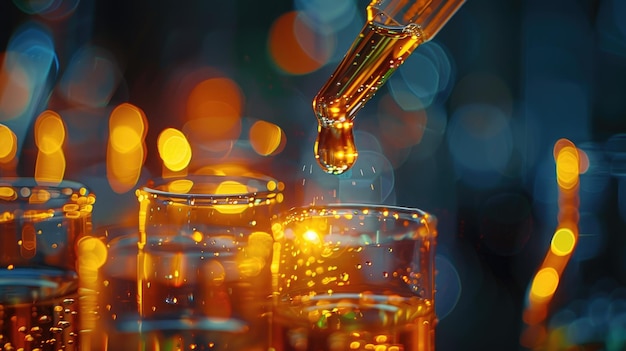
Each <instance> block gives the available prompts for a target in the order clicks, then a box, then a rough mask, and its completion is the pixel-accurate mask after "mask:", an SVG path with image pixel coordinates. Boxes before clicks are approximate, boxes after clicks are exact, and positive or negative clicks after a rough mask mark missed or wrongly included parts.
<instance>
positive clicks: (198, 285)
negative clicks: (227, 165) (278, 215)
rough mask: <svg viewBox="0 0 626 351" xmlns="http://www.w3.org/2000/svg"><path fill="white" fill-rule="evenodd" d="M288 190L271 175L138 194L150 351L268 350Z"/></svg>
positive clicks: (182, 181)
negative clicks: (278, 236) (274, 262)
mask: <svg viewBox="0 0 626 351" xmlns="http://www.w3.org/2000/svg"><path fill="white" fill-rule="evenodd" d="M282 187H283V185H282V184H281V183H280V182H278V181H276V180H274V179H273V178H270V177H266V176H256V175H254V176H220V175H195V176H188V177H184V178H170V179H160V180H154V181H151V182H150V183H149V184H148V185H146V186H144V187H142V188H140V189H139V190H138V191H137V196H138V199H139V203H140V210H139V242H138V244H139V252H138V258H137V279H138V285H137V288H138V292H137V293H138V309H139V315H140V318H141V326H140V328H141V332H142V333H144V335H145V336H146V337H145V341H146V343H147V344H146V347H151V345H153V344H162V343H164V342H168V340H169V341H172V340H173V342H175V343H176V344H177V345H182V346H181V348H184V347H186V346H185V345H193V347H196V348H197V347H199V346H200V345H203V347H207V345H210V346H211V349H215V350H222V349H228V350H247V349H255V348H266V347H267V339H268V338H267V335H268V321H267V318H268V317H267V315H268V312H269V310H270V296H271V279H270V277H271V275H270V263H271V253H272V246H273V239H272V236H271V234H270V219H271V216H272V214H273V212H274V211H275V208H276V206H277V205H279V204H280V203H281V202H282V196H283V195H282Z"/></svg>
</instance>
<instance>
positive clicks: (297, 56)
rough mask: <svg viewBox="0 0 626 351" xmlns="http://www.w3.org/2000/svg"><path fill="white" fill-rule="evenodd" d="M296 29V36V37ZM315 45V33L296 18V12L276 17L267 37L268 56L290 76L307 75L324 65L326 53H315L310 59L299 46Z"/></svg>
mask: <svg viewBox="0 0 626 351" xmlns="http://www.w3.org/2000/svg"><path fill="white" fill-rule="evenodd" d="M296 28H297V29H298V36H296V32H295V30H296ZM298 37H299V38H300V40H299V38H298ZM299 41H300V42H302V43H315V42H317V41H318V40H316V33H315V32H314V31H313V30H311V29H310V28H308V27H307V26H306V25H305V24H304V23H303V21H301V20H300V18H299V17H298V12H296V11H291V12H287V13H285V14H283V15H282V16H280V17H278V18H277V19H276V20H275V21H274V23H273V24H272V27H271V29H270V33H269V37H268V49H269V54H270V56H271V57H272V59H273V60H274V63H275V64H276V65H277V66H278V67H279V68H280V69H282V70H283V71H285V72H287V73H290V74H307V73H311V72H313V71H315V70H317V69H319V68H320V67H321V66H322V65H323V64H324V63H326V61H327V59H328V57H327V54H326V53H319V52H316V53H315V54H314V55H316V56H320V57H322V58H321V59H316V58H315V57H312V55H310V54H309V53H308V52H307V51H306V50H305V49H304V48H303V47H302V46H301V44H300V42H299Z"/></svg>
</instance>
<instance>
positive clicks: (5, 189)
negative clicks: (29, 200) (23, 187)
mask: <svg viewBox="0 0 626 351" xmlns="http://www.w3.org/2000/svg"><path fill="white" fill-rule="evenodd" d="M0 199H2V200H5V201H12V200H15V199H17V192H15V190H14V189H13V188H12V187H10V186H0Z"/></svg>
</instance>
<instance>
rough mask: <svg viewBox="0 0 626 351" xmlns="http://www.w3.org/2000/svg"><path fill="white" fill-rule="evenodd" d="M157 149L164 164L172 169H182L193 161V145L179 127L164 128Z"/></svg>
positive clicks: (176, 170)
mask: <svg viewBox="0 0 626 351" xmlns="http://www.w3.org/2000/svg"><path fill="white" fill-rule="evenodd" d="M157 149H158V150H159V155H160V156H161V160H163V165H164V166H165V167H167V169H169V170H171V171H174V172H178V171H182V170H183V169H185V168H187V166H188V165H189V162H190V161H191V145H189V142H188V141H187V138H186V137H185V135H184V134H183V133H182V132H180V131H179V130H177V129H174V128H167V129H165V130H163V131H162V132H161V133H160V134H159V138H158V140H157Z"/></svg>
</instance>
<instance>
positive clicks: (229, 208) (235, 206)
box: [215, 180, 248, 214]
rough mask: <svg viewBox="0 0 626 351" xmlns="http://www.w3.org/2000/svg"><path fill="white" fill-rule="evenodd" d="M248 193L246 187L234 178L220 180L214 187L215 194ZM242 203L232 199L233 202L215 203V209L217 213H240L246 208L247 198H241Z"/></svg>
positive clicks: (238, 194)
mask: <svg viewBox="0 0 626 351" xmlns="http://www.w3.org/2000/svg"><path fill="white" fill-rule="evenodd" d="M247 193H248V188H247V187H246V186H245V185H243V184H241V183H239V182H236V181H234V180H226V181H223V182H221V183H220V184H219V185H218V186H217V188H216V189H215V195H233V196H240V195H245V194H247ZM242 201H243V203H241V204H239V203H237V202H236V201H235V200H234V199H233V202H231V203H228V204H225V205H215V209H216V210H217V212H219V213H224V214H237V213H242V212H243V211H245V210H246V209H247V208H248V201H247V199H243V200H242Z"/></svg>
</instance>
